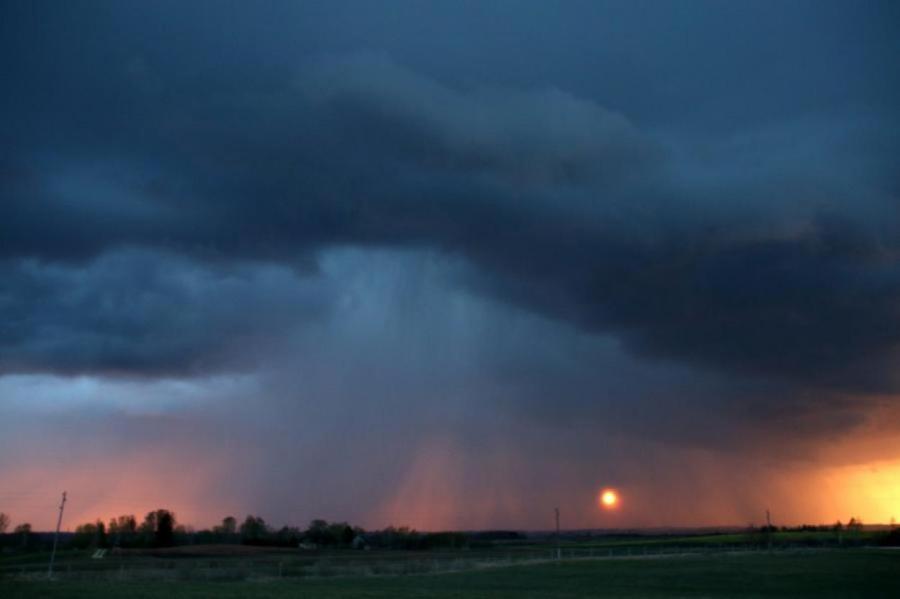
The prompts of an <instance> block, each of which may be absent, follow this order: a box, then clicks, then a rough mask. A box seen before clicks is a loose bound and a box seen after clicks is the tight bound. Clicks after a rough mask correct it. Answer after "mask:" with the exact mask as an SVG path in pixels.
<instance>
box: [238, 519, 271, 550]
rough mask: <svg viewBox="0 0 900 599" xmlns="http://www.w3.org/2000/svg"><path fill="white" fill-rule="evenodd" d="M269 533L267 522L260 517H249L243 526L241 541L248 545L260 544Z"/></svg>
mask: <svg viewBox="0 0 900 599" xmlns="http://www.w3.org/2000/svg"><path fill="white" fill-rule="evenodd" d="M268 532H269V528H268V526H266V521H265V520H263V519H262V518H260V517H259V516H251V515H249V514H248V515H247V517H246V518H245V519H244V523H243V524H241V540H242V541H243V542H244V543H247V544H251V545H252V544H254V543H259V542H260V541H262V540H263V539H264V538H265V537H266V535H267V534H268Z"/></svg>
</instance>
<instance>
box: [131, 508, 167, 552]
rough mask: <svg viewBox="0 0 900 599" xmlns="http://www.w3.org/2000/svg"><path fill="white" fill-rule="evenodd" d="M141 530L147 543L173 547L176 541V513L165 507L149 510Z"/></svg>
mask: <svg viewBox="0 0 900 599" xmlns="http://www.w3.org/2000/svg"><path fill="white" fill-rule="evenodd" d="M139 531H140V533H141V536H142V537H143V539H144V542H145V543H147V544H150V545H154V546H156V547H171V546H172V545H173V544H174V543H175V514H173V513H172V512H170V511H169V510H165V509H158V510H155V511H152V512H147V515H146V516H144V522H143V523H141V526H140V529H139Z"/></svg>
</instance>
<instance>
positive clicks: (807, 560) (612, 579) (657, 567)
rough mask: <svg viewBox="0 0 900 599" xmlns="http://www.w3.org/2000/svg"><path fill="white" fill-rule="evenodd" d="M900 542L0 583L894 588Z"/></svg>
mask: <svg viewBox="0 0 900 599" xmlns="http://www.w3.org/2000/svg"><path fill="white" fill-rule="evenodd" d="M898 573H900V551H896V550H890V549H848V550H804V551H789V552H776V553H773V554H769V553H758V552H747V553H716V554H703V555H698V554H695V555H690V554H688V555H662V556H653V557H638V556H634V557H630V558H628V557H623V558H612V559H610V558H593V559H590V558H584V559H571V560H563V561H562V562H558V563H554V562H548V561H545V562H541V563H530V564H521V565H511V566H503V565H495V566H493V567H491V566H486V567H479V568H475V569H472V570H469V571H465V572H457V573H442V574H424V575H407V576H401V575H391V576H362V577H361V576H352V577H334V578H304V579H299V578H297V579H280V580H279V579H269V580H256V581H240V582H196V581H186V582H185V581H182V582H179V581H163V582H153V581H148V580H138V581H129V580H120V581H115V580H95V581H89V580H76V581H55V582H47V581H6V582H0V594H2V595H3V597H5V598H6V599H14V598H18V597H48V598H54V597H74V598H80V597H83V598H92V599H94V598H97V599H102V598H104V597H120V596H123V595H125V594H126V593H127V595H128V596H129V597H136V598H147V599H151V598H156V597H167V598H169V599H177V598H179V597H223V598H229V597H251V598H268V597H312V596H314V597H373V598H374V597H401V598H402V597H473V598H478V597H500V598H503V597H666V596H679V597H710V596H712V597H763V596H765V597H772V596H781V597H849V596H854V597H896V596H900V574H898Z"/></svg>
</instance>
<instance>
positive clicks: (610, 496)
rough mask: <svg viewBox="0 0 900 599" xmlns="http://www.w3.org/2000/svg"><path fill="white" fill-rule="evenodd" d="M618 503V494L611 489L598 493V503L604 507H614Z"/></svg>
mask: <svg viewBox="0 0 900 599" xmlns="http://www.w3.org/2000/svg"><path fill="white" fill-rule="evenodd" d="M618 503H619V494H618V493H617V492H616V491H614V490H613V489H606V490H604V491H603V492H602V493H600V505H601V506H602V507H604V508H606V509H611V508H614V507H616V505H618Z"/></svg>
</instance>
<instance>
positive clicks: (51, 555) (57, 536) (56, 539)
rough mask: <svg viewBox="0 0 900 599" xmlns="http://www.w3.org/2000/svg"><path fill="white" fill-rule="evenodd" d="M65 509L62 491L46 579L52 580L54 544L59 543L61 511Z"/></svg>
mask: <svg viewBox="0 0 900 599" xmlns="http://www.w3.org/2000/svg"><path fill="white" fill-rule="evenodd" d="M65 508H66V492H65V491H63V494H62V501H61V502H60V503H59V518H58V519H57V520H56V534H55V535H53V551H52V552H50V567H49V568H48V569H47V578H53V560H55V559H56V543H57V541H59V527H60V526H61V525H62V516H63V510H64V509H65Z"/></svg>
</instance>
